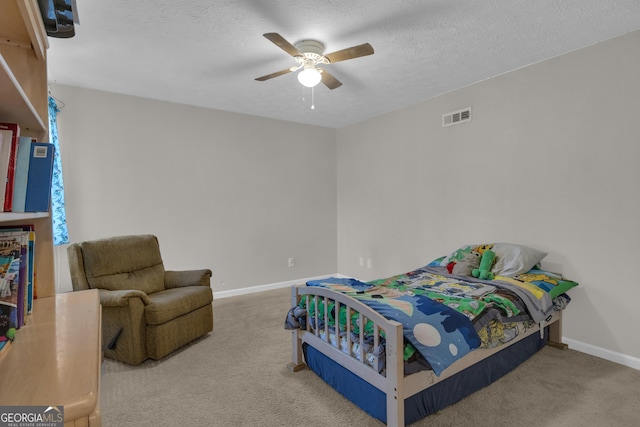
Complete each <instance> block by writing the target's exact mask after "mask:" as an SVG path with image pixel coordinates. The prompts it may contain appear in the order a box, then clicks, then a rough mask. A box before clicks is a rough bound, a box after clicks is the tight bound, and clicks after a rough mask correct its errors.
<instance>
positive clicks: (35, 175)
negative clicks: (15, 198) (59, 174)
mask: <svg viewBox="0 0 640 427" xmlns="http://www.w3.org/2000/svg"><path fill="white" fill-rule="evenodd" d="M53 150H54V146H53V144H49V143H46V142H32V143H31V155H30V157H29V173H28V174H27V194H26V197H25V202H24V211H25V212H48V211H49V203H50V202H51V178H52V174H53Z"/></svg>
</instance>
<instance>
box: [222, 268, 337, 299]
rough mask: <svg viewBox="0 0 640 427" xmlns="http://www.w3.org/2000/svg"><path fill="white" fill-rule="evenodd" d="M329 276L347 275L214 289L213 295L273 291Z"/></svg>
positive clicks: (223, 295)
mask: <svg viewBox="0 0 640 427" xmlns="http://www.w3.org/2000/svg"><path fill="white" fill-rule="evenodd" d="M327 277H346V276H343V275H341V274H327V275H324V276H316V277H307V278H304V279H296V280H289V281H286V282H278V283H270V284H267V285H258V286H250V287H248V288H241V289H232V290H230V291H220V292H216V291H215V290H214V291H213V296H214V298H216V299H217V298H227V297H235V296H237V295H246V294H252V293H254V292H264V291H271V290H273V289H280V288H288V287H290V286H293V285H304V284H305V283H307V282H308V281H309V280H319V279H326V278H327Z"/></svg>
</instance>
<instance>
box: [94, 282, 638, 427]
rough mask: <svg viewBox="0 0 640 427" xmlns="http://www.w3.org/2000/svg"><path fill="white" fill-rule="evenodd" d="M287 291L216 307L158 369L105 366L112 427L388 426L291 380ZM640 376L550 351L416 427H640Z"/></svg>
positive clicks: (311, 380) (330, 393)
mask: <svg viewBox="0 0 640 427" xmlns="http://www.w3.org/2000/svg"><path fill="white" fill-rule="evenodd" d="M289 305H290V296H289V290H288V289H282V290H275V291H268V292H262V293H257V294H253V295H243V296H238V297H231V298H224V299H217V300H215V301H214V331H213V332H212V333H211V334H210V335H209V336H207V337H205V338H202V339H200V340H198V341H196V342H194V343H193V344H192V345H189V346H187V347H186V348H184V349H182V350H180V351H178V352H176V353H174V354H172V355H170V356H169V357H167V358H165V359H163V360H161V361H158V362H154V361H147V362H144V363H143V364H141V365H139V366H137V367H130V366H127V365H123V364H120V363H117V362H114V361H112V360H109V359H105V361H104V364H103V374H102V390H101V393H102V397H101V399H102V416H103V418H102V420H103V426H105V427H127V426H132V427H133V426H135V427H145V426H150V427H160V426H190V427H191V426H195V427H200V426H202V427H205V426H221V427H231V426H274V427H276V426H277V427H279V426H287V425H290V426H307V427H314V426H332V427H336V426H381V425H382V423H380V422H378V421H377V420H375V419H373V418H371V417H369V416H368V415H367V414H366V413H364V412H363V411H361V410H360V409H359V408H357V407H356V406H354V405H353V404H351V403H350V402H349V401H347V400H346V399H344V398H343V397H342V396H340V395H339V394H338V393H336V392H335V391H334V390H333V389H331V388H330V387H329V386H327V385H326V384H325V383H324V382H323V381H322V380H321V379H320V378H318V377H317V376H316V375H315V374H314V373H313V372H311V371H309V370H304V371H301V372H297V373H293V372H290V371H289V370H288V369H287V368H286V365H287V363H288V362H289V360H290V352H291V334H290V332H288V331H285V330H284V329H283V326H282V325H283V320H284V316H285V313H286V311H287V310H288V308H289ZM637 425H640V371H637V370H634V369H631V368H627V367H624V366H621V365H618V364H615V363H612V362H608V361H606V360H603V359H599V358H596V357H592V356H589V355H586V354H583V353H579V352H576V351H573V350H565V351H563V350H557V349H554V348H544V349H543V350H541V351H540V352H539V353H538V354H536V355H535V356H534V357H533V358H532V359H530V360H528V361H527V362H525V363H524V364H523V365H521V366H520V367H518V369H516V370H515V371H513V372H511V373H510V374H508V375H506V376H505V377H503V378H502V379H500V380H499V381H498V382H496V383H494V384H492V385H490V386H489V387H486V388H484V389H482V390H480V391H479V392H476V393H474V394H473V395H471V396H469V397H468V398H466V399H464V400H462V401H461V402H459V403H457V404H455V405H453V406H451V407H449V408H446V409H445V410H443V411H441V412H440V413H438V414H436V415H432V416H430V417H427V418H425V419H423V420H421V421H419V422H417V423H414V424H412V426H416V427H422V426H425V427H426V426H429V427H441V426H474V427H482V426H492V427H493V426H526V427H531V426H549V427H550V426H593V427H602V426H637Z"/></svg>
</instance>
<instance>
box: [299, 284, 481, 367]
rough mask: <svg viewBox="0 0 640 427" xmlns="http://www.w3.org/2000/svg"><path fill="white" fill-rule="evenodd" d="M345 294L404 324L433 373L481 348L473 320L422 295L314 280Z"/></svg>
mask: <svg viewBox="0 0 640 427" xmlns="http://www.w3.org/2000/svg"><path fill="white" fill-rule="evenodd" d="M307 286H320V287H325V288H328V289H332V290H334V291H338V292H341V293H344V294H346V295H348V296H350V297H351V298H354V299H356V300H358V301H360V302H362V303H363V304H365V305H367V306H369V307H371V308H373V309H374V310H376V311H377V312H379V313H380V314H382V315H383V316H384V317H386V318H387V319H391V320H395V321H397V322H399V323H401V324H402V327H403V333H404V337H405V339H406V340H407V341H408V342H410V343H411V344H412V345H413V346H414V347H415V348H416V350H417V351H419V352H420V354H421V355H422V356H423V357H424V358H425V359H426V360H427V362H429V364H430V365H431V368H432V369H433V372H434V373H435V374H436V375H440V374H441V373H442V371H443V370H445V369H446V368H447V367H448V366H450V365H451V364H452V363H454V362H455V361H456V360H458V359H460V358H462V357H464V356H465V355H466V354H468V353H469V352H471V351H472V350H474V349H476V348H478V347H479V346H480V344H481V341H480V337H479V336H478V334H477V332H476V331H475V329H474V327H473V324H472V323H471V321H470V319H469V318H468V317H467V316H465V315H464V314H462V313H460V312H458V311H456V310H454V309H452V308H451V307H449V306H447V305H445V304H442V303H440V302H438V301H436V300H434V299H431V298H429V297H428V296H427V295H425V294H423V293H420V292H399V291H397V290H394V289H393V288H391V287H382V286H376V285H374V284H371V283H364V282H360V281H358V280H356V279H350V278H328V279H321V280H312V281H309V282H307Z"/></svg>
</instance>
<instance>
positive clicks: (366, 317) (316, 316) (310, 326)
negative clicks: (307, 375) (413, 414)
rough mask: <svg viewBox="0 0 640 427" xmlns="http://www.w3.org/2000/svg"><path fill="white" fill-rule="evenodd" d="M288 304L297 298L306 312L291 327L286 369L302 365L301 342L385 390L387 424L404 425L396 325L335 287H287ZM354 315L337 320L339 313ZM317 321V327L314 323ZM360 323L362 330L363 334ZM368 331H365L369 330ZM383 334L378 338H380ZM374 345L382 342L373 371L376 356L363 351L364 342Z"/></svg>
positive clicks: (399, 335) (399, 328) (400, 352)
mask: <svg viewBox="0 0 640 427" xmlns="http://www.w3.org/2000/svg"><path fill="white" fill-rule="evenodd" d="M291 298H292V306H293V307H295V306H297V305H298V304H299V303H300V302H301V301H302V300H303V299H304V300H305V307H312V306H313V307H315V310H312V311H309V312H308V313H307V321H306V325H304V328H301V329H296V330H292V346H293V348H292V361H291V363H290V364H289V368H290V369H291V370H293V371H294V372H295V371H299V370H301V369H303V368H304V367H305V364H304V361H303V355H302V344H303V343H305V342H306V343H308V344H310V345H312V346H313V347H314V348H315V349H316V350H318V351H320V352H322V353H323V354H325V355H326V356H327V357H330V358H331V359H333V360H334V361H336V362H337V363H339V364H340V365H342V366H344V367H345V368H346V369H348V370H349V371H351V372H353V373H354V374H355V375H357V376H359V377H360V378H362V379H363V380H365V381H367V382H368V383H370V384H371V385H373V386H374V387H376V388H378V389H379V390H381V391H383V392H384V393H386V396H387V397H386V406H387V425H388V426H391V427H402V426H404V390H403V387H404V360H403V351H404V349H403V334H402V324H400V323H398V322H396V321H393V320H389V319H386V318H385V317H383V316H382V315H380V314H379V313H377V312H376V311H374V310H373V309H371V308H370V307H368V306H366V305H364V304H362V303H360V302H359V301H356V300H354V299H353V298H350V297H348V296H347V295H344V294H342V293H339V292H335V291H332V290H330V289H326V288H320V287H311V286H305V285H299V286H292V288H291ZM341 316H342V318H344V319H355V324H356V325H358V327H357V328H356V327H354V326H352V322H350V321H345V322H340V318H341ZM316 326H317V327H316ZM365 328H366V329H367V331H368V333H367V336H365ZM370 334H371V335H372V337H371V336H369V335H370ZM383 337H384V338H383ZM371 339H372V340H373V342H372V343H370V344H371V345H372V346H373V348H378V346H379V345H380V343H381V340H382V339H384V342H385V354H384V358H385V369H384V370H382V371H379V370H378V369H377V367H378V366H379V363H380V360H379V356H376V355H375V354H372V353H366V352H365V346H364V345H363V343H364V342H365V341H367V340H368V341H371Z"/></svg>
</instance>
